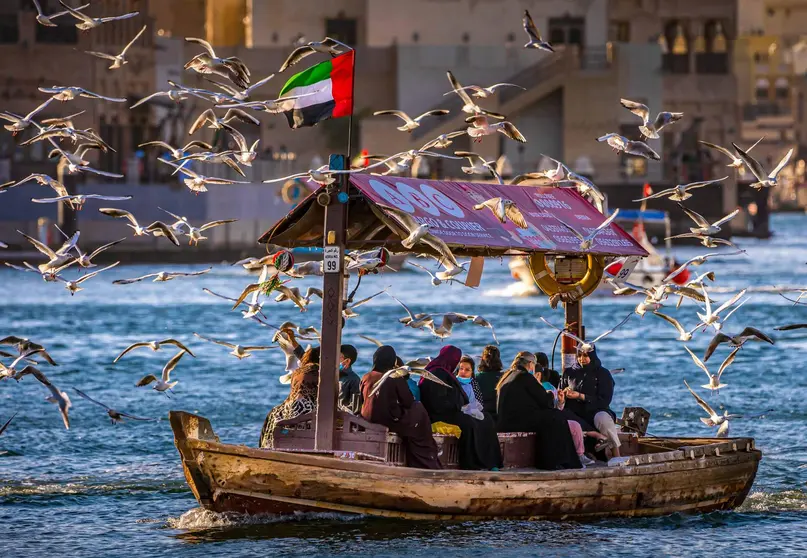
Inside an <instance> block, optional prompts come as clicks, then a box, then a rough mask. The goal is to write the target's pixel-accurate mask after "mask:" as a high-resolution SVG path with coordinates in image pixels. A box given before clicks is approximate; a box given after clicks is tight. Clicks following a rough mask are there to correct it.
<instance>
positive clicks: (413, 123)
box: [373, 109, 448, 132]
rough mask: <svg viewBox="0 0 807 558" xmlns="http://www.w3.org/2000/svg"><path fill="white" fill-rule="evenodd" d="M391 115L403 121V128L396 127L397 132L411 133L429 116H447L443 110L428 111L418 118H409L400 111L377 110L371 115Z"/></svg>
mask: <svg viewBox="0 0 807 558" xmlns="http://www.w3.org/2000/svg"><path fill="white" fill-rule="evenodd" d="M387 114H389V115H392V116H397V117H398V118H400V119H401V120H403V122H404V124H403V126H398V128H397V129H398V130H400V131H401V132H411V131H412V130H414V129H415V128H417V127H419V126H420V121H421V120H423V119H424V118H426V117H429V116H444V115H446V114H448V111H447V110H445V109H439V110H429V111H426V112H424V113H423V114H421V115H420V116H416V117H415V118H412V117H410V116H409V115H408V114H406V113H405V112H404V111H402V110H377V111H375V112H374V113H373V116H382V115H387Z"/></svg>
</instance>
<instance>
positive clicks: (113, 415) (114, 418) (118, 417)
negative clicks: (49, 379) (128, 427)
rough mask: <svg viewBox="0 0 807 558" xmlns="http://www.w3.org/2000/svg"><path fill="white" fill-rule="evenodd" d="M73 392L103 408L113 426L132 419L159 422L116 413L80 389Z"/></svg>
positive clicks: (74, 389) (120, 412) (119, 412)
mask: <svg viewBox="0 0 807 558" xmlns="http://www.w3.org/2000/svg"><path fill="white" fill-rule="evenodd" d="M73 391H75V392H76V393H78V394H79V396H81V397H83V398H84V399H86V400H87V401H89V402H90V403H94V404H96V405H98V406H99V407H101V408H102V409H104V410H105V411H106V414H107V415H108V416H109V418H110V420H111V421H112V424H118V423H119V422H123V419H124V418H128V419H132V420H145V421H153V420H157V419H153V418H143V417H136V416H134V415H130V414H129V413H124V412H122V411H116V410H115V409H113V408H112V407H107V406H106V405H104V404H103V403H101V402H100V401H97V400H95V399H93V398H92V397H90V396H89V395H87V394H86V393H84V392H83V391H81V390H80V389H78V388H75V387H74V388H73Z"/></svg>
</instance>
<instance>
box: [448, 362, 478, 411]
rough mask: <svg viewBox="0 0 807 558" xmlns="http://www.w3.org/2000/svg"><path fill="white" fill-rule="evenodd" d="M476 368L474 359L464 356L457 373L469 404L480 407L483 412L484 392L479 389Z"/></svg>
mask: <svg viewBox="0 0 807 558" xmlns="http://www.w3.org/2000/svg"><path fill="white" fill-rule="evenodd" d="M474 368H475V365H474V359H472V358H471V357H469V356H463V357H462V358H461V359H460V363H459V364H458V365H457V370H456V372H455V373H456V376H457V381H458V382H459V383H460V387H461V388H462V391H464V392H465V396H466V397H467V398H468V403H469V404H471V405H478V406H479V409H480V410H482V409H483V406H482V392H481V391H480V389H479V383H478V382H477V381H476V378H475V377H474Z"/></svg>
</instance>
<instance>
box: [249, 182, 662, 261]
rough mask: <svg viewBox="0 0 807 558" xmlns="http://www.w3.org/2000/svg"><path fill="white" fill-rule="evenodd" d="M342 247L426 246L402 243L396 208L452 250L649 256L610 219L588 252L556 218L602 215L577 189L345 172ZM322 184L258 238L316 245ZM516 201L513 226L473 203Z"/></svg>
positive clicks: (588, 223) (592, 224) (580, 220)
mask: <svg viewBox="0 0 807 558" xmlns="http://www.w3.org/2000/svg"><path fill="white" fill-rule="evenodd" d="M350 184H351V188H350V200H349V202H348V204H349V205H348V225H347V229H348V230H347V247H348V248H350V249H358V250H365V249H366V250H369V249H373V248H377V247H379V246H385V247H386V248H388V249H389V250H391V251H392V252H412V253H421V252H430V249H428V247H426V246H425V245H424V244H422V243H420V244H417V245H416V246H415V247H414V248H412V249H406V248H404V247H403V246H402V245H401V239H402V238H406V236H407V233H406V229H405V228H404V226H403V223H402V222H401V220H400V217H398V216H396V214H395V210H399V211H403V212H406V213H408V214H409V215H411V216H412V217H413V218H414V219H415V221H417V222H418V223H426V224H428V225H429V227H430V228H429V232H430V233H432V234H433V235H435V236H437V237H438V238H440V239H441V240H443V241H444V242H445V243H446V244H447V245H448V246H449V247H450V248H451V250H452V252H454V253H455V254H456V255H457V256H466V257H467V256H503V255H520V254H531V253H547V254H565V255H580V254H587V253H593V254H599V255H608V256H641V257H644V256H647V255H648V253H647V251H645V249H644V248H642V246H641V245H640V244H639V243H638V242H636V240H634V239H633V238H632V237H631V236H630V235H629V234H628V233H626V232H625V231H624V230H622V229H621V228H620V227H619V226H618V225H616V224H614V223H613V222H612V223H611V224H610V225H609V226H608V229H607V230H605V231H603V232H602V233H600V234H599V235H598V236H597V238H596V240H595V241H594V245H593V246H592V248H591V249H589V250H588V251H586V252H583V251H581V250H580V241H579V239H577V237H576V236H574V234H572V233H571V232H570V231H569V230H568V229H567V228H566V227H564V226H563V225H562V224H561V223H560V222H559V221H558V220H557V219H556V218H555V217H553V216H556V217H558V218H559V219H561V220H563V221H564V222H565V223H567V224H569V225H571V226H572V227H574V228H575V229H576V230H578V231H580V232H581V233H582V234H588V233H589V232H590V231H592V230H593V229H594V228H596V227H597V226H598V225H600V224H601V223H602V222H603V221H604V220H605V217H604V216H603V215H602V214H601V213H600V212H599V211H597V209H596V208H595V207H594V206H593V205H591V203H589V202H588V201H587V200H585V199H584V198H583V197H582V196H581V195H580V194H579V193H578V192H577V190H576V189H575V188H556V187H541V186H521V185H519V186H510V185H500V184H486V183H471V182H448V181H441V180H422V179H419V178H398V177H386V176H373V175H365V174H355V175H351V177H350ZM323 190H325V187H322V188H320V189H319V190H317V191H316V192H314V193H312V194H311V195H309V196H308V197H307V198H306V199H305V200H303V201H302V202H301V203H300V204H299V205H298V206H297V207H295V208H294V209H293V210H292V211H291V212H290V213H289V214H288V215H287V216H286V217H284V218H283V219H281V220H280V222H278V223H277V224H275V225H274V226H273V227H272V228H271V229H269V230H268V231H266V232H265V233H264V234H263V235H262V236H261V238H260V239H259V240H258V241H259V242H262V243H268V242H271V243H273V244H277V245H280V246H285V247H288V248H293V247H300V246H322V244H323V229H324V215H325V208H324V207H322V206H321V205H319V204H318V203H317V202H316V197H317V194H319V193H320V192H322V191H323ZM496 197H501V198H506V199H509V200H512V201H514V202H515V203H516V205H517V206H518V208H519V209H520V210H521V212H522V214H523V215H524V218H525V220H526V221H527V224H528V228H527V229H519V228H518V227H516V226H515V225H514V224H513V223H511V222H510V221H509V220H507V222H505V223H501V222H500V221H499V220H498V219H497V218H496V217H495V215H494V214H493V212H492V211H490V210H489V209H484V210H474V205H476V204H479V203H481V202H483V201H485V200H488V199H490V198H496Z"/></svg>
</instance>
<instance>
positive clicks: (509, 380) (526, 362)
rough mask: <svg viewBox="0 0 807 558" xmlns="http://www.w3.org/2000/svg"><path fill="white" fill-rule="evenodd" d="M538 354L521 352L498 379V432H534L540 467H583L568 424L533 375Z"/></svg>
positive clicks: (536, 459) (538, 466) (547, 468)
mask: <svg viewBox="0 0 807 558" xmlns="http://www.w3.org/2000/svg"><path fill="white" fill-rule="evenodd" d="M534 371H535V355H534V354H532V353H528V352H526V351H524V352H520V353H518V354H517V355H516V358H515V359H514V360H513V364H512V365H511V366H510V369H509V370H507V371H506V372H505V373H504V375H502V379H501V380H500V381H499V385H498V386H497V391H498V393H499V398H498V403H497V410H498V415H499V418H498V422H497V427H498V429H499V432H534V433H535V453H536V455H535V466H536V467H537V468H538V469H546V470H556V469H580V467H581V463H580V458H579V457H578V449H577V448H576V447H575V443H574V439H573V438H572V434H571V431H570V430H569V424H568V422H567V420H566V417H564V416H563V413H561V412H560V411H558V410H557V409H555V408H554V405H555V404H554V400H553V397H552V394H551V393H548V392H547V391H546V389H544V387H543V386H542V385H541V384H540V383H539V381H538V380H536V378H535V377H534V376H533V372H534Z"/></svg>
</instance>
